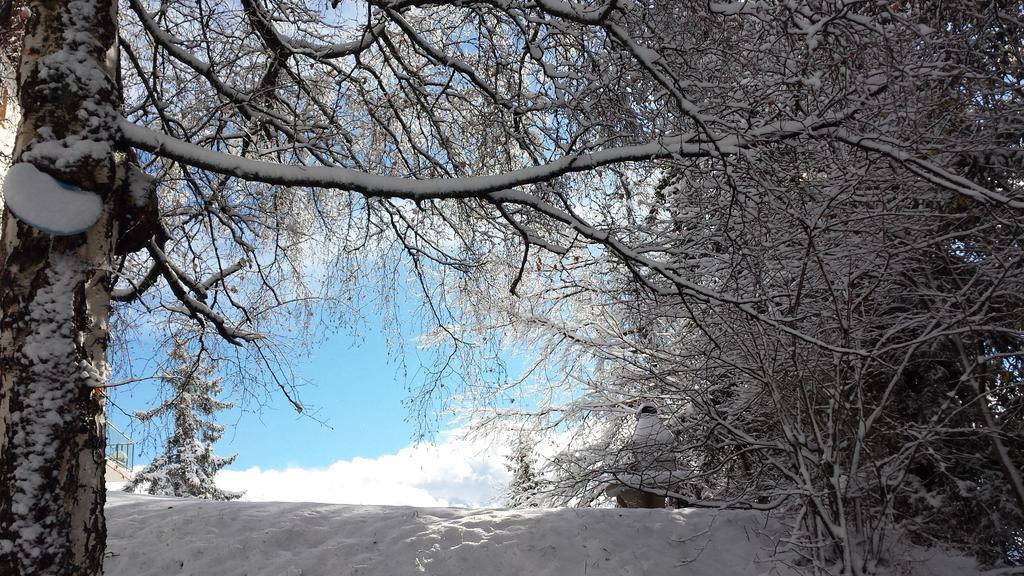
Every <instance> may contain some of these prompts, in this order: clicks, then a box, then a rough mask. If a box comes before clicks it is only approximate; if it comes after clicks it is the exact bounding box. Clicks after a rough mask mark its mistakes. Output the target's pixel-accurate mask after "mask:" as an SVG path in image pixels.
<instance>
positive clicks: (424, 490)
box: [107, 322, 510, 507]
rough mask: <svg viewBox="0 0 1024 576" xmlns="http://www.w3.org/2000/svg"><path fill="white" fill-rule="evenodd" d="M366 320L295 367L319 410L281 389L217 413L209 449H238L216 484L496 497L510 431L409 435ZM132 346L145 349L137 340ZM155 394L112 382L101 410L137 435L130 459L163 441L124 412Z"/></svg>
mask: <svg viewBox="0 0 1024 576" xmlns="http://www.w3.org/2000/svg"><path fill="white" fill-rule="evenodd" d="M368 324H370V325H369V326H364V328H363V329H362V330H361V332H360V335H359V337H358V339H353V337H352V336H351V335H350V334H348V333H347V332H344V331H342V332H340V333H338V334H335V335H334V336H332V337H330V338H328V339H326V340H325V341H324V342H323V343H322V344H320V345H318V346H316V347H315V348H314V349H313V350H312V354H311V357H310V358H309V360H308V361H298V362H297V364H296V365H295V366H294V367H293V368H294V369H295V372H296V376H297V378H298V379H299V380H302V381H307V382H309V384H308V385H305V386H303V387H302V388H301V399H302V402H303V404H304V405H306V406H308V407H309V408H310V410H311V411H312V412H313V413H314V415H315V417H316V419H313V418H310V417H305V416H301V415H298V414H297V413H296V412H295V411H294V409H292V408H291V406H290V404H289V403H288V402H287V401H286V400H285V399H284V398H283V397H282V396H281V395H280V393H277V394H276V395H275V396H274V397H273V398H272V399H271V401H270V402H269V403H268V404H267V406H265V407H264V408H262V409H260V410H259V411H252V410H250V411H241V410H238V409H234V410H230V411H224V412H222V413H221V415H220V417H219V418H218V421H219V422H220V423H221V424H225V425H226V426H227V430H226V432H225V434H224V437H223V438H222V439H221V441H220V442H218V443H217V445H216V446H215V452H216V453H217V454H219V455H229V454H237V455H238V457H237V460H236V461H235V463H234V464H232V465H231V466H229V467H227V468H225V469H224V470H223V471H222V472H221V473H220V474H218V477H217V482H218V484H220V485H221V487H222V488H224V489H227V490H234V491H244V492H245V493H246V495H245V499H247V500H264V501H313V502H334V503H347V504H391V505H410V506H473V507H480V506H493V505H501V504H502V499H501V493H502V490H503V489H504V488H505V485H506V483H507V482H508V479H509V474H508V470H507V469H506V468H505V462H506V460H505V455H506V454H507V452H508V446H509V445H510V442H509V441H508V439H507V438H500V437H499V438H485V439H463V438H462V437H461V433H460V432H461V431H459V430H446V429H441V430H438V434H437V437H436V439H435V442H434V443H430V442H415V441H414V439H413V435H414V433H415V432H416V431H417V427H416V426H415V425H414V423H412V422H410V421H408V418H409V412H408V410H407V409H406V406H405V405H404V404H403V400H405V399H406V397H407V396H408V393H407V387H406V385H407V382H406V377H405V374H404V373H400V372H399V363H398V361H397V360H398V359H396V358H394V357H389V353H388V347H387V343H386V341H385V338H384V337H383V335H382V333H381V329H380V326H379V325H374V323H373V322H368ZM405 337H406V338H411V336H410V335H408V334H407V335H406V336H405ZM405 344H406V345H405V347H404V349H405V351H406V354H407V358H406V359H405V360H406V364H407V366H408V369H409V370H410V373H415V369H416V367H417V366H418V362H419V360H418V358H416V357H415V354H416V351H417V349H416V346H415V342H413V341H412V340H411V339H409V340H407V341H406V343H405ZM136 352H137V353H138V357H145V356H146V352H145V350H144V347H143V346H139V347H138V350H136ZM413 383H415V382H413ZM159 398H160V391H159V384H158V383H157V382H156V381H148V382H143V383H139V384H133V385H130V386H125V387H119V388H115V389H113V390H112V394H111V397H110V400H111V403H112V405H111V406H109V407H108V411H107V412H108V417H109V418H110V419H111V421H112V422H113V423H114V425H116V426H117V427H118V428H120V429H122V430H125V431H127V432H129V433H130V434H132V435H134V436H136V438H135V439H136V440H137V441H139V442H140V444H139V445H138V446H137V448H138V450H137V451H136V457H135V462H134V463H135V465H136V466H139V465H142V464H145V463H147V462H148V461H149V460H151V459H152V457H153V456H154V455H155V454H156V452H157V450H159V449H160V448H161V447H162V445H163V441H164V439H163V437H162V433H163V431H161V430H159V429H157V430H155V432H154V435H153V436H152V437H150V438H148V439H146V438H142V437H139V436H140V435H141V430H139V428H138V427H137V426H136V427H134V428H133V427H132V426H131V421H130V418H128V417H127V416H126V415H125V414H124V412H128V413H131V412H133V411H135V410H144V409H147V408H151V407H152V406H154V405H155V404H156V403H157V402H158V401H159ZM317 420H323V421H325V423H326V424H327V425H326V426H325V425H322V424H320V423H319V422H318V421H317Z"/></svg>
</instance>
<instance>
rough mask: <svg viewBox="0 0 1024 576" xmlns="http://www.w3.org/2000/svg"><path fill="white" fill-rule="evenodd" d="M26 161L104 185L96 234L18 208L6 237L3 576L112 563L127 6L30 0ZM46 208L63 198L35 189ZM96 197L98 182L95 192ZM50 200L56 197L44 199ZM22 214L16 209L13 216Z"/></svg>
mask: <svg viewBox="0 0 1024 576" xmlns="http://www.w3.org/2000/svg"><path fill="white" fill-rule="evenodd" d="M29 8H30V10H31V17H30V19H29V22H28V26H27V30H26V36H25V46H24V48H23V49H22V54H21V62H20V66H19V78H18V83H19V99H20V102H21V108H22V112H23V115H22V120H21V125H20V127H19V130H18V136H17V140H16V144H15V154H14V158H15V161H16V162H27V163H30V164H31V165H33V166H34V167H35V168H36V169H38V170H39V171H40V172H43V173H45V174H48V175H49V176H52V177H54V178H56V179H57V180H58V181H61V182H63V183H67V184H72V185H75V186H77V187H80V188H81V189H82V190H85V191H92V192H94V193H95V194H96V195H98V196H99V198H100V200H101V202H102V212H101V213H100V215H99V217H98V220H96V221H95V223H94V224H92V225H91V226H90V227H89V228H88V229H87V230H86V231H85V232H84V233H69V232H68V231H66V230H57V231H56V233H54V231H53V230H50V231H46V229H45V227H42V228H41V227H40V226H39V225H38V223H37V222H33V221H32V220H33V219H32V218H22V217H19V214H21V215H22V216H23V215H24V214H23V213H21V212H19V210H18V209H14V208H13V207H12V202H11V193H12V192H14V190H13V188H12V185H11V183H10V178H8V183H7V184H6V185H5V194H6V195H7V199H8V202H7V204H8V206H7V208H5V209H4V212H3V230H2V242H0V262H2V263H3V266H2V267H0V312H2V320H0V426H2V434H0V574H3V575H4V576H28V575H33V576H35V575H44V574H45V575H62V576H63V575H68V576H70V575H74V576H86V575H87V576H93V575H97V574H101V573H102V569H103V566H102V563H103V553H104V546H105V540H106V528H105V524H104V520H103V504H104V501H105V489H104V480H103V475H104V417H103V395H102V388H98V387H97V386H98V385H101V384H102V383H103V382H104V381H105V379H106V375H107V372H108V370H107V366H106V348H107V340H108V328H107V321H108V318H109V312H110V289H111V278H110V269H111V266H110V262H111V256H112V254H113V250H114V239H115V232H116V225H115V223H114V213H115V209H114V205H115V200H116V197H117V195H116V194H115V193H114V191H115V190H116V189H117V187H118V183H119V182H121V181H122V180H124V178H123V176H122V174H123V164H124V162H123V154H121V153H119V152H117V150H118V146H117V140H118V132H117V130H116V120H117V104H116V100H117V96H118V94H117V88H116V82H115V79H116V66H117V58H116V54H117V52H116V38H117V36H116V28H115V22H116V3H112V2H110V1H109V0H70V1H69V0H57V1H54V0H49V1H47V0H37V1H34V2H30V3H29ZM25 188H27V189H30V191H31V192H32V194H34V196H30V200H29V201H28V202H29V203H31V204H32V205H33V208H38V209H41V210H43V211H44V213H47V214H52V213H54V212H56V211H59V210H60V209H61V208H63V207H62V206H56V205H51V204H56V203H55V202H53V201H50V200H45V199H44V198H43V195H42V192H40V191H38V190H37V189H36V188H35V187H32V186H26V187H25ZM82 193H86V194H87V193H89V192H82ZM40 203H42V204H40ZM12 210H13V212H12Z"/></svg>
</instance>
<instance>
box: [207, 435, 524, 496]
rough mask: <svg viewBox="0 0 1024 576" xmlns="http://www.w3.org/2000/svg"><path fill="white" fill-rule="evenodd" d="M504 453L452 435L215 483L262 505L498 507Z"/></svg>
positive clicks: (227, 473) (242, 473)
mask: <svg viewBox="0 0 1024 576" xmlns="http://www.w3.org/2000/svg"><path fill="white" fill-rule="evenodd" d="M507 453H508V445H507V443H506V442H501V441H499V440H495V441H493V442H491V441H488V440H483V439H479V440H465V439H461V438H460V436H459V434H458V432H452V433H450V434H448V435H447V436H446V437H445V438H443V439H442V440H441V441H440V442H439V443H437V444H413V445H411V446H408V447H406V448H402V449H401V450H399V451H398V453H397V454H385V455H382V456H379V457H377V458H372V459H371V458H355V459H353V460H341V461H338V462H335V463H334V464H331V465H330V466H328V467H327V468H287V469H284V470H264V469H261V468H259V467H254V468H249V469H248V470H221V471H220V473H218V474H217V485H218V486H220V487H221V488H223V489H225V490H233V491H242V490H244V491H245V492H246V495H245V496H244V497H243V500H250V501H262V502H267V501H278V502H325V503H336V504H385V505H402V506H469V507H481V506H500V505H501V492H502V490H503V489H504V488H505V485H506V483H507V482H508V480H509V473H508V471H507V470H506V469H505V455H506V454H507Z"/></svg>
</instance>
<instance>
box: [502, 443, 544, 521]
mask: <svg viewBox="0 0 1024 576" xmlns="http://www.w3.org/2000/svg"><path fill="white" fill-rule="evenodd" d="M506 459H507V462H506V464H505V467H506V468H507V469H508V471H509V472H511V473H512V480H510V481H509V484H508V491H507V492H506V498H505V504H506V505H507V506H508V507H509V508H536V507H537V506H539V504H538V503H537V501H536V498H535V497H536V495H537V491H538V489H539V488H540V480H539V479H538V478H537V459H536V457H535V456H534V455H533V450H532V442H531V438H530V436H528V435H520V436H519V438H518V439H517V440H516V443H515V445H514V446H513V447H512V452H511V453H510V454H509V455H508V456H506Z"/></svg>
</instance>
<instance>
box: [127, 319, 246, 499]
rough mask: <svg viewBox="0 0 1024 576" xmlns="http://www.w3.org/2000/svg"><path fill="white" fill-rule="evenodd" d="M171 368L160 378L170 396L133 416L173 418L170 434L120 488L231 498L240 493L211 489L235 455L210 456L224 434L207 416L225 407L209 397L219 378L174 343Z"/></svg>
mask: <svg viewBox="0 0 1024 576" xmlns="http://www.w3.org/2000/svg"><path fill="white" fill-rule="evenodd" d="M170 357H171V360H172V361H173V362H175V367H174V368H172V369H171V371H170V372H168V373H166V374H164V375H163V377H162V379H163V380H164V382H166V383H168V384H170V386H171V397H170V398H168V399H167V400H166V401H165V402H164V403H163V404H161V405H160V406H158V407H156V408H154V409H152V410H149V411H146V412H136V413H135V415H136V417H137V418H138V419H139V420H141V421H142V422H148V421H150V420H152V419H153V418H156V417H160V416H164V415H167V414H170V415H172V416H173V418H174V431H173V432H172V434H171V436H170V437H169V438H168V439H167V446H166V447H165V449H164V452H163V454H161V455H159V456H157V457H156V458H154V459H153V461H152V462H150V463H149V465H147V466H146V467H145V469H143V470H142V471H141V472H139V473H138V474H136V475H135V477H134V478H133V479H132V481H131V482H129V483H128V485H127V486H125V488H124V489H125V491H126V492H134V491H135V490H136V489H137V488H138V487H139V486H143V485H144V486H145V491H146V492H148V493H149V494H157V495H164V496H192V497H197V498H208V499H212V500H234V499H235V498H239V497H241V496H242V494H241V493H236V492H227V491H224V490H221V489H219V488H217V485H216V484H215V483H214V476H215V475H216V474H217V471H218V470H220V469H221V468H223V467H224V466H227V465H228V464H231V463H232V462H234V461H235V457H236V456H237V455H231V456H226V457H222V456H216V455H214V453H213V443H214V442H216V441H217V440H219V439H220V437H221V436H222V435H223V434H224V427H223V426H221V425H219V424H216V423H215V422H213V420H212V419H211V416H212V415H213V414H214V413H215V412H217V411H218V410H223V409H225V408H231V407H232V406H233V404H232V403H230V402H221V401H220V400H217V399H216V398H215V397H216V396H217V395H218V394H220V392H221V385H220V382H221V379H220V378H211V374H212V373H213V372H214V371H215V370H216V368H215V366H213V365H212V364H210V363H209V362H204V359H203V357H202V355H199V356H198V357H196V358H195V359H190V358H189V357H188V354H187V347H186V345H185V343H184V342H183V341H181V340H177V339H175V342H174V347H173V348H172V350H171V354H170Z"/></svg>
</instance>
